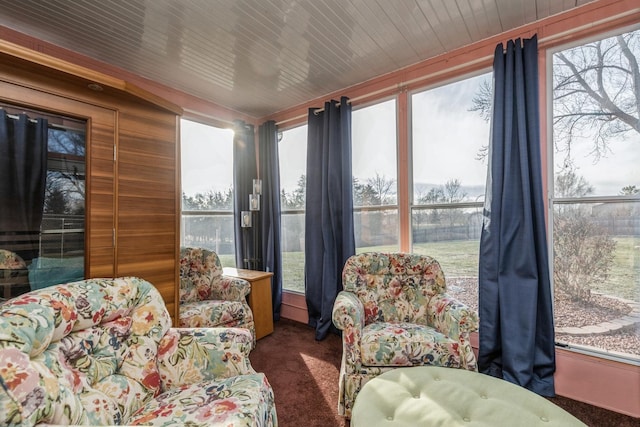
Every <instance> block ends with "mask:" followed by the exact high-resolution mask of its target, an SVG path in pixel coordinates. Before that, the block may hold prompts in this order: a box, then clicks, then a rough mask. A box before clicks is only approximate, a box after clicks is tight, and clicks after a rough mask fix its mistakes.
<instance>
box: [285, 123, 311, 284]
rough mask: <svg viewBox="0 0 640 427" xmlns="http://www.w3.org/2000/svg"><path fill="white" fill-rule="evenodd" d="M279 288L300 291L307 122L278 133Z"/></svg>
mask: <svg viewBox="0 0 640 427" xmlns="http://www.w3.org/2000/svg"><path fill="white" fill-rule="evenodd" d="M280 135H281V136H282V138H281V139H280V142H279V154H280V188H281V190H280V191H281V193H280V202H281V209H282V216H281V224H280V229H281V236H280V239H281V245H282V287H283V288H284V289H286V290H288V291H294V292H300V293H304V213H305V201H306V199H305V194H306V192H307V125H304V126H299V127H296V128H292V129H286V130H284V131H282V132H280Z"/></svg>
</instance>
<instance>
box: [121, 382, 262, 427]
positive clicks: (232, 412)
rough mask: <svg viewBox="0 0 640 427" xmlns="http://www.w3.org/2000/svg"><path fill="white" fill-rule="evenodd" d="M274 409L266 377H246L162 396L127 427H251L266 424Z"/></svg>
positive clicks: (141, 411) (146, 406)
mask: <svg viewBox="0 0 640 427" xmlns="http://www.w3.org/2000/svg"><path fill="white" fill-rule="evenodd" d="M273 407H274V402H273V395H272V394H271V393H270V386H269V384H268V382H267V379H266V377H265V376H264V374H262V373H256V374H246V375H238V376H235V377H231V378H224V379H219V380H214V381H209V382H204V383H196V384H193V385H189V386H182V387H178V388H175V389H172V390H170V391H167V392H165V393H162V394H160V395H159V396H157V397H156V398H155V399H153V400H151V401H150V402H148V403H147V404H146V405H145V406H143V407H142V408H140V409H139V410H138V411H137V412H136V413H135V414H134V415H133V416H132V417H131V418H130V419H129V420H127V424H129V425H153V426H162V427H168V426H185V425H188V426H189V427H198V426H210V425H221V426H234V427H242V426H246V427H250V426H256V425H267V424H268V423H267V420H269V419H270V414H269V409H270V408H273Z"/></svg>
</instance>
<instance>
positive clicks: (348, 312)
mask: <svg viewBox="0 0 640 427" xmlns="http://www.w3.org/2000/svg"><path fill="white" fill-rule="evenodd" d="M331 317H332V320H333V324H334V325H335V326H336V328H338V329H340V330H342V331H346V330H349V329H353V328H357V329H359V330H362V328H364V306H363V305H362V301H360V300H359V299H358V297H357V296H356V295H355V294H353V293H351V292H345V291H341V292H340V293H339V294H338V296H337V297H336V300H335V302H334V303H333V312H332V316H331Z"/></svg>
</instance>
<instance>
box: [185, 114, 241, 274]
mask: <svg viewBox="0 0 640 427" xmlns="http://www.w3.org/2000/svg"><path fill="white" fill-rule="evenodd" d="M180 128H181V134H180V144H181V159H182V168H181V170H182V225H181V233H180V244H181V245H182V246H192V247H200V248H205V249H209V250H212V251H214V252H216V253H217V254H218V257H219V258H220V262H221V263H222V265H223V266H224V267H235V265H236V262H235V252H234V250H235V249H234V248H235V246H234V244H235V242H234V234H233V233H234V231H233V131H232V130H230V129H222V128H217V127H213V126H209V125H205V124H202V123H197V122H193V121H189V120H181V123H180Z"/></svg>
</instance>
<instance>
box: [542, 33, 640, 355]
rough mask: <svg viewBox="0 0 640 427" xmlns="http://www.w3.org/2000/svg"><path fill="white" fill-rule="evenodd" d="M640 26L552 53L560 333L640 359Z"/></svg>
mask: <svg viewBox="0 0 640 427" xmlns="http://www.w3.org/2000/svg"><path fill="white" fill-rule="evenodd" d="M638 61H640V31H638V30H636V31H632V32H627V33H625V34H621V35H619V36H613V37H610V38H605V39H600V40H596V41H593V42H589V43H584V44H581V45H579V46H574V47H571V48H568V49H564V50H561V51H556V52H555V53H553V55H552V61H550V64H551V67H552V75H553V79H552V83H553V87H552V88H550V91H551V93H552V96H550V99H551V102H552V103H553V104H552V109H553V110H552V111H553V152H552V156H553V158H552V160H551V161H550V164H552V165H553V166H552V169H553V170H552V176H553V185H550V186H549V192H550V200H551V204H552V212H551V215H552V219H553V220H552V229H553V233H552V237H551V239H552V242H553V257H552V259H553V286H554V317H555V328H556V340H557V341H558V342H559V343H562V344H563V345H566V346H568V347H570V348H574V349H579V350H581V351H586V352H591V353H594V352H595V353H602V354H605V355H606V356H607V357H613V358H622V359H623V360H629V359H632V360H634V361H635V362H637V361H638V360H640V346H639V345H638V343H639V342H640V323H634V321H632V320H633V319H634V318H633V315H632V316H629V315H630V314H632V313H634V310H635V315H636V317H635V320H636V321H637V319H638V316H637V314H638V313H640V286H639V284H640V251H639V248H640V168H639V167H638V165H640V127H638V120H639V116H638V114H639V112H638V108H637V105H638V103H639V102H640V99H638V96H639V95H638V92H637V91H638V87H637V82H638V80H639V79H640V75H639V74H638V68H637V64H638Z"/></svg>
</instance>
